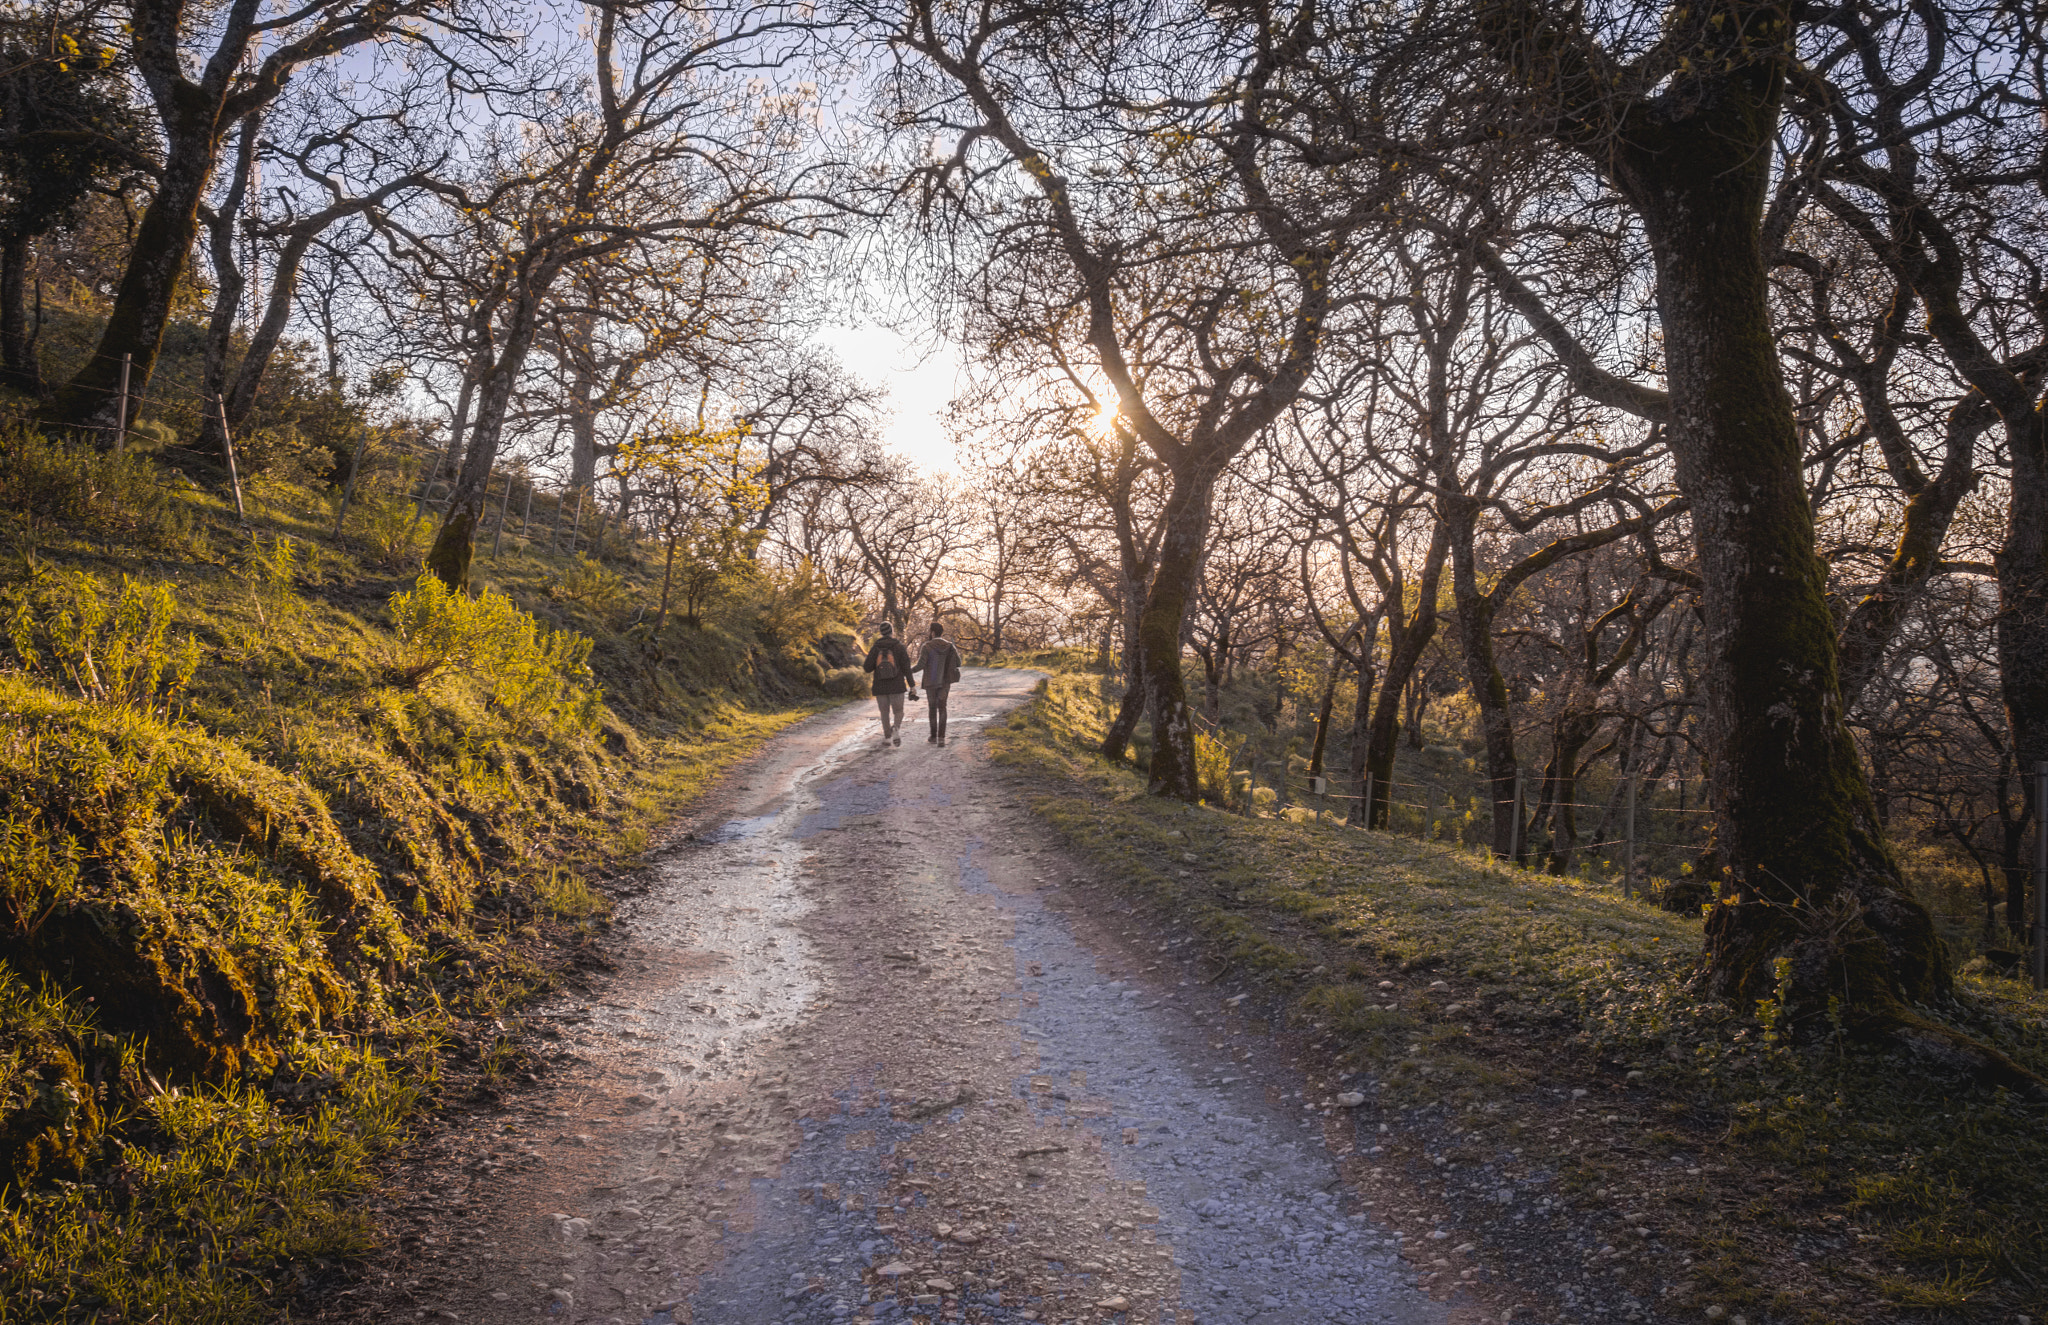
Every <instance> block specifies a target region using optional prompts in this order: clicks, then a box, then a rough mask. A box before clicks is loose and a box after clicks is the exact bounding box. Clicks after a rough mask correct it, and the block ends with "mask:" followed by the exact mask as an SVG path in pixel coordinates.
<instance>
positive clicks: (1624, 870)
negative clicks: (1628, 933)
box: [1621, 768, 1636, 897]
mask: <svg viewBox="0 0 2048 1325" xmlns="http://www.w3.org/2000/svg"><path fill="white" fill-rule="evenodd" d="M1635 888H1636V771H1635V770H1634V769H1633V768H1631V769H1630V770H1629V771H1628V850H1627V851H1626V852H1625V853H1624V854H1623V856H1622V858H1621V895H1622V896H1623V897H1634V896H1635V895H1636V893H1635Z"/></svg>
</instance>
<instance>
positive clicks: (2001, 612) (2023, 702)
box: [1997, 409, 2048, 810]
mask: <svg viewBox="0 0 2048 1325" xmlns="http://www.w3.org/2000/svg"><path fill="white" fill-rule="evenodd" d="M2005 432H2006V438H2007V443H2008V449H2009V450H2010V451H2011V453H2012V471H2011V480H2012V492H2011V496H2010V499H2009V504H2008V507H2007V512H2006V521H2005V542H2004V544H2003V545H2002V546H2001V547H2000V548H1999V550H1998V634H1997V638H1998V675H1999V689H2000V691H2001V695H2002V698H2003V699H2004V700H2005V721H2006V729H2007V731H2008V733H2009V739H2010V740H2011V741H2012V753H2013V758H2014V761H2015V762H2016V763H2017V764H2018V765H2019V768H2018V772H2019V776H2020V788H2021V796H2022V802H2023V804H2025V805H2026V806H2027V807H2028V809H2029V810H2031V809H2032V807H2033V806H2034V805H2035V804H2037V803H2038V802H2037V800H2036V796H2035V791H2034V782H2035V777H2034V770H2035V768H2037V767H2039V761H2041V760H2043V759H2048V416H2044V415H2043V414H2042V413H2041V411H2040V410H2038V409H2037V410H2035V411H2034V413H2033V414H2032V415H2031V416H2024V415H2023V416H2020V417H2018V418H2014V419H2009V420H2007V421H2006V428H2005Z"/></svg>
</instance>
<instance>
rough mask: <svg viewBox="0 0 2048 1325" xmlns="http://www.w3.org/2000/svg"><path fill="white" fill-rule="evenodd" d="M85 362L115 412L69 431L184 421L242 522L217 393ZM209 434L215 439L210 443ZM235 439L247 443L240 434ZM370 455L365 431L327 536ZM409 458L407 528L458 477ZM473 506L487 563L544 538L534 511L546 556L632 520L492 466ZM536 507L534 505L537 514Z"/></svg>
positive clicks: (449, 495)
mask: <svg viewBox="0 0 2048 1325" xmlns="http://www.w3.org/2000/svg"><path fill="white" fill-rule="evenodd" d="M88 358H89V359H97V360H99V361H102V362H106V363H109V364H112V365H114V366H116V367H117V368H118V369H119V370H120V378H119V385H117V386H115V387H112V388H110V389H109V390H108V393H107V395H108V400H109V404H110V405H112V406H113V407H114V410H113V417H114V419H115V421H114V422H111V423H104V424H102V423H88V424H80V425H73V427H72V428H71V431H74V432H80V433H94V434H98V435H100V436H102V437H106V436H107V435H108V434H112V438H111V442H110V448H111V449H112V450H114V451H116V452H120V451H124V450H126V449H127V448H128V446H129V445H130V443H131V441H132V440H133V439H134V438H135V437H136V436H137V435H138V433H139V432H140V431H141V428H140V425H141V423H142V422H143V420H142V419H141V414H142V412H143V411H145V410H148V411H151V412H152V413H153V414H154V415H155V416H156V418H157V419H158V420H162V419H163V417H164V416H165V415H166V414H170V415H173V416H176V417H178V418H180V419H181V420H182V419H187V418H189V419H190V420H192V421H193V422H194V423H195V424H196V425H197V432H196V434H195V436H194V437H193V438H192V439H191V440H190V441H189V442H185V441H183V440H181V441H180V445H181V446H182V447H183V449H184V450H186V451H189V452H192V453H194V454H197V455H200V456H202V457H205V456H206V454H207V450H208V449H209V446H210V445H217V446H218V448H219V452H220V453H219V456H218V463H219V465H220V467H221V470H222V472H223V473H224V475H225V477H226V479H227V486H228V488H229V494H230V496H231V497H232V499H233V501H234V504H235V513H236V516H237V518H238V519H239V520H240V521H241V522H242V523H243V524H244V525H247V524H248V523H249V513H248V501H247V496H246V494H245V492H244V488H243V482H244V479H245V477H249V476H248V475H245V474H244V472H243V470H244V466H243V465H242V464H241V462H240V457H239V454H238V445H237V438H236V436H235V429H234V428H233V427H232V426H231V425H230V423H229V419H228V411H227V404H226V401H225V400H224V398H223V397H222V395H220V394H218V393H209V392H205V391H202V390H199V389H196V388H194V387H191V386H188V385H186V384H184V383H182V382H179V381H176V380H174V379H171V378H167V377H165V376H163V375H161V374H157V375H154V376H153V380H152V381H151V382H150V384H149V389H148V390H146V391H145V390H143V389H141V385H140V382H139V381H138V380H137V376H136V374H135V373H134V366H133V363H132V361H131V358H130V356H128V355H118V356H116V355H100V354H95V355H91V356H88ZM209 433H212V434H213V437H211V438H209V436H208V434H209ZM241 440H242V441H243V442H246V441H247V437H246V435H245V436H244V437H243V438H242V439H241ZM370 452H371V448H370V443H369V434H368V430H367V429H366V430H364V432H363V433H362V434H360V435H359V439H358V444H357V446H356V448H355V451H354V453H353V454H352V455H351V457H350V460H349V468H348V473H347V477H346V479H345V481H344V484H343V488H342V492H341V494H340V497H339V501H338V504H337V509H336V514H335V524H334V531H333V532H334V536H335V537H337V538H338V537H340V536H341V535H342V533H343V531H344V529H345V526H346V523H347V520H348V516H349V513H350V511H351V509H353V508H355V507H356V505H357V500H356V488H357V484H358V481H359V480H360V478H361V476H362V474H363V471H364V466H365V462H366V461H368V460H369V459H370V458H371V453H370ZM407 458H408V459H411V460H414V461H416V462H417V463H416V464H415V465H413V466H412V467H411V472H410V473H408V474H407V475H406V476H405V478H404V480H403V483H402V485H401V486H402V490H403V500H405V501H407V502H409V503H410V504H411V505H412V507H413V523H414V526H415V527H417V525H418V524H419V522H420V521H421V520H423V519H424V518H425V515H426V513H427V511H429V510H435V511H439V512H441V513H442V514H444V515H445V514H446V513H447V511H448V508H449V505H450V503H451V501H452V499H453V497H454V495H455V491H456V489H457V487H458V486H459V476H458V477H457V478H456V479H450V478H448V477H447V476H446V470H447V458H448V452H447V449H446V448H445V447H440V448H435V449H434V450H432V451H429V452H426V453H424V454H420V453H413V454H411V455H409V456H408V457H407ZM478 505H479V509H480V514H481V518H480V519H479V520H478V522H477V526H476V529H475V532H474V534H473V538H474V539H475V540H476V542H477V544H478V545H479V547H480V545H481V544H482V542H483V539H484V538H485V537H486V536H488V537H489V539H490V550H489V554H488V555H489V556H490V557H491V559H493V560H497V559H498V558H499V557H500V556H501V554H502V552H503V549H504V540H505V536H506V534H507V532H508V531H510V530H511V529H512V528H513V526H514V525H516V526H517V529H518V532H517V534H516V535H515V536H516V537H518V538H519V539H521V540H522V541H524V542H526V543H527V544H528V545H529V546H534V545H536V544H539V543H540V542H541V541H542V540H541V539H536V538H535V536H534V521H535V517H536V514H538V516H539V517H540V520H541V523H542V525H543V527H544V532H543V536H542V537H543V538H544V540H545V547H546V551H547V552H548V553H549V554H551V555H574V554H575V553H577V552H579V551H581V552H586V553H596V552H598V551H599V550H600V549H601V548H602V546H603V542H604V539H605V538H606V537H607V536H608V535H610V534H612V533H614V532H616V531H618V530H619V529H624V528H628V527H630V521H620V520H619V519H618V516H619V515H620V510H619V506H620V503H618V502H617V501H611V502H607V501H605V500H604V499H603V498H602V496H601V495H600V494H599V493H598V491H597V490H596V485H595V484H582V485H576V484H571V483H568V482H566V481H564V482H561V483H560V484H558V485H550V484H547V483H545V482H544V481H542V480H539V479H537V478H536V477H535V476H533V475H531V474H525V473H519V472H510V471H507V472H500V471H499V470H497V469H495V468H494V469H493V472H491V473H490V474H488V475H486V476H485V479H484V483H483V493H482V500H481V501H480V502H479V503H478ZM515 505H516V507H517V510H516V512H515V510H514V507H515ZM536 507H538V508H539V509H538V511H537V512H536V509H535V508H536ZM565 524H566V526H567V527H566V529H565V528H564V525H565Z"/></svg>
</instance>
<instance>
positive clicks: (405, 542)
mask: <svg viewBox="0 0 2048 1325" xmlns="http://www.w3.org/2000/svg"><path fill="white" fill-rule="evenodd" d="M348 523H349V524H350V525H351V526H353V532H354V534H355V536H356V538H358V539H359V540H361V541H362V543H363V544H364V545H366V546H367V547H368V548H369V550H370V555H371V558H372V559H373V560H375V561H377V562H380V563H382V564H383V565H385V566H389V567H392V568H393V569H398V570H415V569H417V568H418V567H419V564H420V557H421V556H422V555H423V553H424V551H425V540H424V539H423V538H421V536H420V531H421V527H422V526H421V522H420V520H419V519H418V517H417V514H416V513H415V512H414V510H413V507H412V503H411V502H409V501H407V500H406V499H405V498H404V497H399V496H384V495H373V496H368V497H363V498H360V499H359V500H358V501H357V502H356V504H355V505H354V506H353V507H352V508H351V509H350V511H349V515H348Z"/></svg>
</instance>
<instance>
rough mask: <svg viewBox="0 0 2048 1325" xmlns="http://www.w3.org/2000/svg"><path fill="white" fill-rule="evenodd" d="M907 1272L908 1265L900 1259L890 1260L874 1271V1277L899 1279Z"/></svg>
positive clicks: (908, 1271) (908, 1269)
mask: <svg viewBox="0 0 2048 1325" xmlns="http://www.w3.org/2000/svg"><path fill="white" fill-rule="evenodd" d="M909 1273H910V1267H909V1266H908V1265H905V1264H904V1263H903V1262H902V1261H890V1262H889V1263H888V1264H887V1265H884V1266H883V1267H882V1268H881V1269H879V1270H877V1271H875V1277H876V1278H877V1279H901V1278H902V1277H903V1276H904V1275H906V1274H909Z"/></svg>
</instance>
